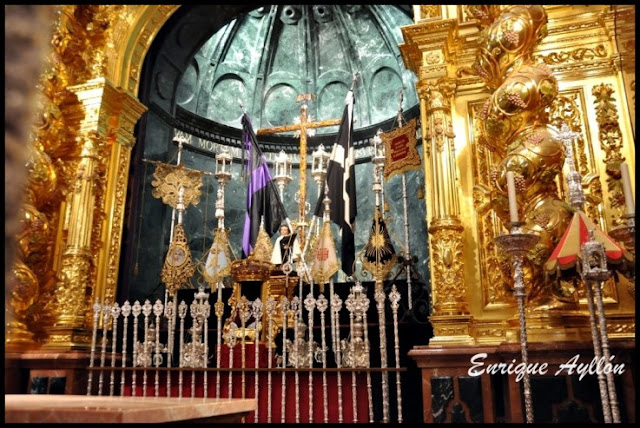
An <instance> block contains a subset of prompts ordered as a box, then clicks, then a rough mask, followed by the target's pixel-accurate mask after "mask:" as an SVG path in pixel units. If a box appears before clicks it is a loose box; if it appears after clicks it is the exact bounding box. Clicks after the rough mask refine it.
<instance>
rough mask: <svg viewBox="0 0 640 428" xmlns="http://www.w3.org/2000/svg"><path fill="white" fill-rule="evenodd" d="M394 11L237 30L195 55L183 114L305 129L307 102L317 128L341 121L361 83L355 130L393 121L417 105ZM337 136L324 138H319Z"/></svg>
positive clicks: (280, 16) (293, 10) (274, 12)
mask: <svg viewBox="0 0 640 428" xmlns="http://www.w3.org/2000/svg"><path fill="white" fill-rule="evenodd" d="M409 11H410V8H409V7H401V6H397V5H344V6H343V5H272V6H267V7H260V8H258V9H255V10H253V11H251V12H250V13H247V14H244V15H242V16H241V17H239V18H237V19H235V20H233V21H232V22H230V23H229V24H227V25H226V26H224V27H223V28H221V29H220V30H219V31H217V32H216V33H215V34H214V35H213V37H211V38H210V39H209V40H208V41H207V42H205V43H204V45H203V46H202V47H201V49H200V50H199V51H198V52H197V53H196V55H195V56H194V58H193V60H192V61H191V63H190V64H189V66H188V67H187V69H186V70H185V72H184V74H183V75H182V77H181V79H180V83H179V86H178V89H177V92H176V104H177V105H178V106H180V107H181V108H182V109H184V110H186V111H188V112H190V113H192V114H195V115H196V116H199V117H203V118H205V119H209V120H211V121H214V122H216V123H219V124H222V125H226V126H229V127H232V128H240V127H241V125H240V117H241V114H242V110H241V107H240V104H242V105H243V106H244V108H245V109H246V111H247V113H248V114H249V115H250V117H251V118H252V120H253V123H254V127H255V129H258V128H265V127H274V126H282V125H289V124H292V123H295V121H296V120H299V119H298V118H299V116H300V105H301V102H299V101H297V100H298V99H299V96H301V95H303V94H312V97H313V98H312V99H311V100H307V101H306V104H307V105H308V108H309V115H310V118H311V119H312V120H316V121H321V120H328V119H339V118H340V117H341V115H342V110H343V108H344V101H345V96H346V94H347V91H348V89H349V87H350V86H351V84H352V79H353V76H354V75H355V74H358V78H359V80H358V82H357V84H356V86H355V100H356V104H355V112H354V115H355V119H356V122H355V125H354V129H355V130H358V129H361V128H367V127H371V126H373V125H376V124H378V123H381V122H385V121H388V120H389V119H392V118H394V117H395V115H396V113H397V111H398V102H399V93H400V91H401V90H403V92H404V97H403V110H409V109H411V108H412V107H415V106H416V105H417V103H418V100H417V96H416V91H415V80H416V78H415V75H414V74H413V73H412V72H410V71H408V70H406V69H405V68H404V64H403V62H402V58H401V55H400V51H399V49H398V44H401V43H403V40H402V35H401V32H400V27H401V26H404V25H410V24H412V23H413V22H412V19H411V17H410V15H409ZM336 131H337V127H336V126H333V127H327V128H318V129H317V133H318V134H327V133H334V132H336Z"/></svg>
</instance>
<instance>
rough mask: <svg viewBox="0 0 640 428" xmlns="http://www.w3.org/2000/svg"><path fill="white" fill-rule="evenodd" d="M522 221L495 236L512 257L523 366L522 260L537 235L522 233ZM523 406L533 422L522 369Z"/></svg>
mask: <svg viewBox="0 0 640 428" xmlns="http://www.w3.org/2000/svg"><path fill="white" fill-rule="evenodd" d="M523 225H524V223H523V222H512V223H508V224H507V227H508V228H509V231H510V233H509V234H508V235H501V236H498V237H497V238H496V242H497V244H498V247H499V248H500V249H501V250H502V251H505V252H507V253H508V254H510V255H511V257H512V258H513V280H514V287H513V293H514V296H515V297H516V299H517V300H518V312H519V314H520V351H521V353H522V364H523V365H524V366H525V367H528V365H529V356H528V349H527V348H528V344H527V320H526V314H525V298H526V297H527V292H526V290H525V287H524V272H523V270H522V261H523V258H524V257H525V255H526V254H527V253H528V252H529V250H531V249H532V248H533V247H534V246H535V245H536V243H537V242H538V240H539V239H540V237H539V236H537V235H534V234H532V233H524V232H523V231H522V226H523ZM523 385H524V407H525V412H526V417H527V423H533V402H532V397H531V383H530V380H529V373H528V371H527V370H525V371H524V378H523Z"/></svg>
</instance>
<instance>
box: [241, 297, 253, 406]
mask: <svg viewBox="0 0 640 428" xmlns="http://www.w3.org/2000/svg"><path fill="white" fill-rule="evenodd" d="M238 312H239V313H240V326H241V327H240V328H241V330H240V331H241V335H242V337H241V338H240V356H241V361H242V363H241V364H242V365H241V367H242V369H243V370H242V398H245V396H246V381H247V379H246V376H245V371H244V369H245V367H247V364H246V348H245V346H246V339H245V338H246V334H247V332H246V324H247V320H248V319H249V317H250V316H251V310H250V309H249V301H248V300H247V298H246V297H245V296H242V297H241V298H240V301H239V302H238Z"/></svg>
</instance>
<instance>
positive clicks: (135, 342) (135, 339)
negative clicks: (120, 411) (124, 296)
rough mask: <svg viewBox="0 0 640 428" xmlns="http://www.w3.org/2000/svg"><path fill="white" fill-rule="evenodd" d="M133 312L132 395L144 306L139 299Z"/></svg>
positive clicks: (134, 393) (134, 304) (132, 392)
mask: <svg viewBox="0 0 640 428" xmlns="http://www.w3.org/2000/svg"><path fill="white" fill-rule="evenodd" d="M131 310H132V313H133V364H132V365H133V368H134V369H133V371H132V374H131V395H132V396H134V397H135V396H136V373H137V370H136V369H135V367H137V366H138V317H139V316H140V312H141V311H142V306H140V302H139V301H137V300H136V301H135V302H133V307H132V308H131Z"/></svg>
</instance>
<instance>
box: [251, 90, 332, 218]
mask: <svg viewBox="0 0 640 428" xmlns="http://www.w3.org/2000/svg"><path fill="white" fill-rule="evenodd" d="M314 98H315V95H314V94H300V95H298V97H297V98H296V101H297V102H301V101H309V100H313V99H314ZM307 110H308V107H307V104H306V103H305V104H302V106H301V107H300V123H294V124H293V125H285V126H278V127H275V128H261V129H258V130H257V132H256V134H257V135H270V134H278V133H281V132H291V131H296V132H299V133H300V193H299V198H300V199H299V201H298V203H299V205H298V207H299V208H298V216H299V218H298V221H297V222H296V227H297V226H302V227H303V228H304V227H306V226H308V225H307V223H306V221H305V214H306V213H305V211H306V209H305V208H306V206H305V205H306V191H307V130H308V129H313V128H322V127H325V126H334V125H340V122H342V119H329V120H322V121H318V122H307Z"/></svg>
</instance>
